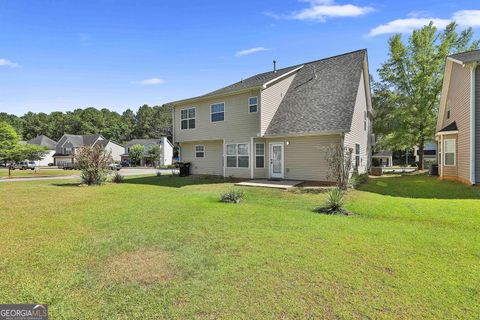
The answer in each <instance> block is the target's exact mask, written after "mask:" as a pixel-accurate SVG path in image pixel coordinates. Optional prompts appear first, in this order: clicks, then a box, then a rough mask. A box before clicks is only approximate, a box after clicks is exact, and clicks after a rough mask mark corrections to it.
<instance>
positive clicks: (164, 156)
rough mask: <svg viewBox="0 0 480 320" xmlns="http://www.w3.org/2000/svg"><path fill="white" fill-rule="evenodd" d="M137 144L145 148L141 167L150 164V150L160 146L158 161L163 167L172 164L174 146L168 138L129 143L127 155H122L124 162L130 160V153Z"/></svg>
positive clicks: (137, 140) (127, 144)
mask: <svg viewBox="0 0 480 320" xmlns="http://www.w3.org/2000/svg"><path fill="white" fill-rule="evenodd" d="M136 144H139V145H141V146H143V149H144V157H143V158H142V159H141V160H140V165H142V166H145V165H147V164H150V163H149V159H148V150H149V149H150V148H151V147H152V146H154V145H158V146H159V147H160V158H159V159H158V163H159V164H160V165H161V166H167V165H171V164H172V159H173V145H172V144H171V143H170V141H168V139H167V138H166V137H161V138H160V139H133V140H131V141H128V142H127V143H126V144H125V150H124V151H125V153H124V154H122V161H125V160H126V161H128V160H130V156H129V155H128V151H129V150H130V148H131V147H132V146H134V145H136Z"/></svg>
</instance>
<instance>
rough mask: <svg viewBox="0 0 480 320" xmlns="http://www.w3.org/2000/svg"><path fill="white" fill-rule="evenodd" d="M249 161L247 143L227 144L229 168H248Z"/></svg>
mask: <svg viewBox="0 0 480 320" xmlns="http://www.w3.org/2000/svg"><path fill="white" fill-rule="evenodd" d="M249 161H250V158H249V153H248V144H247V143H238V144H227V168H248V164H249Z"/></svg>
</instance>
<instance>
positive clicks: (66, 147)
mask: <svg viewBox="0 0 480 320" xmlns="http://www.w3.org/2000/svg"><path fill="white" fill-rule="evenodd" d="M97 144H98V145H101V146H102V147H104V148H105V150H107V151H109V152H111V155H112V159H113V161H120V156H121V154H122V153H123V151H124V148H123V146H121V145H119V144H117V143H115V142H113V141H112V140H107V139H105V138H104V137H103V136H102V135H100V134H87V135H73V134H64V135H63V136H62V137H61V138H60V140H58V143H57V145H56V146H55V154H54V155H53V159H54V164H55V165H57V166H58V165H63V164H70V163H73V162H74V157H75V151H76V149H78V148H81V147H84V146H94V145H97Z"/></svg>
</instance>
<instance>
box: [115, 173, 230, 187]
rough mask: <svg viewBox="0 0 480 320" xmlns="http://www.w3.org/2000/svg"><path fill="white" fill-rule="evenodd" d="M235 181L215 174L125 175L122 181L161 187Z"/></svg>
mask: <svg viewBox="0 0 480 320" xmlns="http://www.w3.org/2000/svg"><path fill="white" fill-rule="evenodd" d="M232 182H235V181H233V180H231V179H224V178H222V177H216V176H188V177H179V176H169V175H166V176H160V177H157V176H147V177H135V178H129V177H126V178H125V181H124V182H123V183H125V184H146V185H153V186H161V187H171V188H181V187H185V186H191V185H201V184H217V183H232Z"/></svg>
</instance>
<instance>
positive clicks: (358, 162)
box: [355, 143, 360, 169]
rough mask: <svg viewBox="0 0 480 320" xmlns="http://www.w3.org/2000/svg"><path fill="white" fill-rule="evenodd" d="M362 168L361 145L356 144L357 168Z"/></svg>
mask: <svg viewBox="0 0 480 320" xmlns="http://www.w3.org/2000/svg"><path fill="white" fill-rule="evenodd" d="M359 166H360V145H359V144H358V143H356V144H355V168H356V169H358V167H359Z"/></svg>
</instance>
